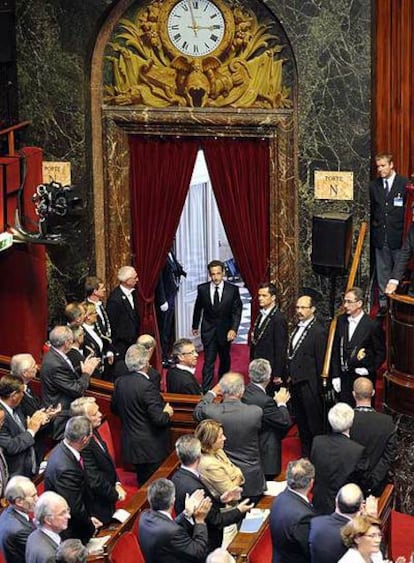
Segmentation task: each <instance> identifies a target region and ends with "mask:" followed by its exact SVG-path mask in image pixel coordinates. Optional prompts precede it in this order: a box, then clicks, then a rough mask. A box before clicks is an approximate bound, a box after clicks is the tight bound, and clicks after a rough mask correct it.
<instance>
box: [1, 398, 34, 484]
mask: <svg viewBox="0 0 414 563" xmlns="http://www.w3.org/2000/svg"><path fill="white" fill-rule="evenodd" d="M0 408H2V405H0ZM3 410H4V412H5V414H6V417H5V419H4V424H3V427H2V428H1V430H0V447H1V448H3V454H4V457H5V459H6V462H7V466H8V470H9V475H10V477H13V475H24V476H26V477H32V476H33V475H34V474H35V473H36V470H35V471H33V467H32V466H33V458H32V453H33V452H34V443H35V439H34V438H33V436H32V435H31V433H30V432H28V431H27V430H23V429H22V428H21V427H20V426H19V425H18V423H17V422H16V421H15V420H14V418H13V417H12V416H11V415H10V414H9V413H8V411H6V409H3ZM15 413H17V415H18V416H19V418H20V420H21V422H22V425H23V426H24V427H26V421H25V417H24V416H23V413H22V412H21V410H20V408H19V407H18V408H17V409H15ZM36 469H37V468H36Z"/></svg>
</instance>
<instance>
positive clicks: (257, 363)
mask: <svg viewBox="0 0 414 563" xmlns="http://www.w3.org/2000/svg"><path fill="white" fill-rule="evenodd" d="M271 377H272V366H271V365H270V362H269V360H265V359H263V358H258V359H257V360H253V361H251V362H250V364H249V378H250V383H249V384H248V385H247V387H246V389H245V391H244V395H243V398H242V401H243V403H246V404H247V405H257V406H258V407H260V408H261V409H262V411H263V423H262V429H261V431H260V434H259V439H260V456H261V459H262V465H263V471H264V473H265V476H266V480H267V481H272V480H273V479H274V478H275V476H276V475H279V473H280V470H281V459H282V452H281V449H282V448H281V441H282V438H283V437H284V436H285V435H286V432H287V431H288V430H289V428H290V426H291V425H292V421H291V418H290V415H289V411H288V409H287V407H286V404H287V402H288V401H289V399H290V393H289V391H288V390H287V389H286V388H285V387H281V388H280V390H279V391H277V392H275V394H274V396H273V397H269V395H268V394H267V393H266V387H267V386H268V385H269V383H270V379H271Z"/></svg>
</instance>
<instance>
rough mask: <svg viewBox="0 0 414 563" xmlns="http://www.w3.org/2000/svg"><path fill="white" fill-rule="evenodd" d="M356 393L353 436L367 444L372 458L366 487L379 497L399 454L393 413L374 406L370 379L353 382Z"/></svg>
mask: <svg viewBox="0 0 414 563" xmlns="http://www.w3.org/2000/svg"><path fill="white" fill-rule="evenodd" d="M353 395H354V398H355V402H356V407H355V409H354V410H355V416H354V422H353V424H352V427H351V433H350V437H351V439H352V440H354V441H355V442H358V444H361V445H362V446H365V455H366V456H367V457H368V459H369V467H368V472H367V474H368V483H367V489H368V491H369V492H370V493H371V494H373V495H375V496H380V495H381V493H382V491H383V490H384V487H385V485H386V484H387V483H388V482H389V481H390V479H389V470H390V468H391V466H392V464H393V462H394V459H395V455H396V441H397V434H396V427H395V424H394V421H393V419H392V418H391V416H389V415H388V414H384V413H381V412H376V411H375V409H373V408H372V407H371V401H372V399H373V397H374V388H373V385H372V382H371V380H370V379H368V378H367V377H358V379H356V380H355V381H354V387H353Z"/></svg>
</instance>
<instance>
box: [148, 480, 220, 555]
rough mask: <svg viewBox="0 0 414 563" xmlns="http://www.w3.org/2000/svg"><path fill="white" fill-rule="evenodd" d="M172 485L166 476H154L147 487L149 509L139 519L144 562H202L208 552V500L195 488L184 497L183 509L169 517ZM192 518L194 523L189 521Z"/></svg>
mask: <svg viewBox="0 0 414 563" xmlns="http://www.w3.org/2000/svg"><path fill="white" fill-rule="evenodd" d="M174 498H175V487H174V484H173V483H172V482H171V481H169V480H168V479H157V480H156V481H154V482H153V483H151V485H150V486H149V487H148V501H149V505H150V510H145V511H144V512H143V513H142V514H141V517H140V519H139V524H138V526H139V529H138V536H139V545H140V546H141V549H142V552H143V554H144V557H145V562H146V563H161V562H162V563H182V562H183V561H189V562H190V561H191V562H193V563H202V562H203V563H204V561H205V559H206V556H207V553H208V535H207V526H206V523H205V519H206V516H207V514H208V512H209V510H210V508H211V500H210V499H209V498H204V494H203V492H202V491H201V490H200V491H196V492H195V493H193V494H192V495H191V496H189V497H188V498H187V499H186V503H185V510H184V512H182V513H181V514H179V515H178V516H177V518H176V519H175V520H173V518H172V512H173V509H174ZM191 518H192V520H193V522H194V525H192V524H191V523H190V519H191Z"/></svg>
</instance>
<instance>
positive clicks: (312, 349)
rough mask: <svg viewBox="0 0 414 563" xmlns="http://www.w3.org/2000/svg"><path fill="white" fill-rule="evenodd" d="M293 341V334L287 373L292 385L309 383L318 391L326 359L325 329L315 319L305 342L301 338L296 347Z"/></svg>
mask: <svg viewBox="0 0 414 563" xmlns="http://www.w3.org/2000/svg"><path fill="white" fill-rule="evenodd" d="M305 331H306V329H305ZM292 339H293V334H292V336H291V338H290V341H289V347H288V362H287V367H288V370H287V371H288V375H289V377H290V379H291V382H292V384H293V385H294V384H295V383H299V382H300V381H308V383H309V384H310V385H311V387H312V388H313V389H315V390H318V389H319V387H320V375H321V373H322V368H323V361H324V358H325V348H326V330H325V328H324V327H323V326H322V324H321V323H320V322H319V321H318V320H317V319H315V321H314V323H313V324H312V326H311V327H310V328H309V330H308V331H306V335H305V337H304V338H303V340H301V338H299V341H298V342H296V343H295V347H293V346H292Z"/></svg>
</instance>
